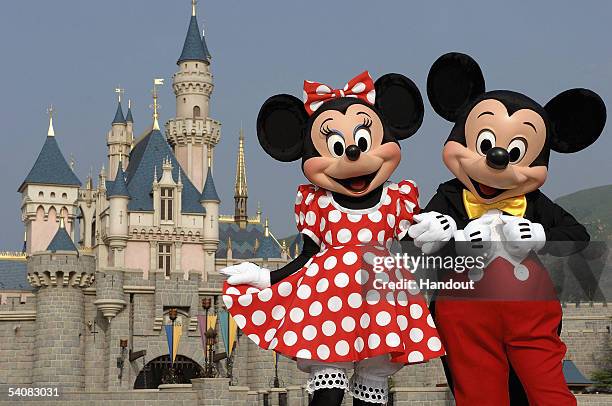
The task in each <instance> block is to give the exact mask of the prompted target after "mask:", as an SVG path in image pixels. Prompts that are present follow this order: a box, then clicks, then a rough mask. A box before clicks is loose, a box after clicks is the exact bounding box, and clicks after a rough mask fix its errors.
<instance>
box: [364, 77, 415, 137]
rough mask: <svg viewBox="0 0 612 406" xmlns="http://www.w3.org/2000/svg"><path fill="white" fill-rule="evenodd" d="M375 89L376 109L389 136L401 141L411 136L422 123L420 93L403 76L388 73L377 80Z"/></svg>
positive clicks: (412, 83) (411, 82)
mask: <svg viewBox="0 0 612 406" xmlns="http://www.w3.org/2000/svg"><path fill="white" fill-rule="evenodd" d="M374 87H375V88H376V103H375V106H376V108H377V109H378V110H379V111H380V112H381V114H382V115H383V117H384V120H385V123H386V124H387V126H388V127H389V130H390V132H391V134H390V135H392V136H393V137H395V139H396V140H403V139H406V138H408V137H410V136H411V135H413V134H414V133H415V132H416V131H417V130H418V129H419V127H420V126H421V124H422V123H423V113H424V111H425V107H424V106H423V98H422V97H421V92H419V89H418V88H417V86H416V85H415V84H414V82H413V81H412V80H410V79H408V78H407V77H406V76H404V75H400V74H397V73H389V74H387V75H384V76H381V77H380V78H378V80H377V81H376V83H374Z"/></svg>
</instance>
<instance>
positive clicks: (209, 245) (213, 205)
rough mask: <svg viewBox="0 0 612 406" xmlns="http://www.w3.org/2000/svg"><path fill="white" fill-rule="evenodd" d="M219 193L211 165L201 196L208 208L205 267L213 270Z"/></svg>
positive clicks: (206, 208)
mask: <svg viewBox="0 0 612 406" xmlns="http://www.w3.org/2000/svg"><path fill="white" fill-rule="evenodd" d="M220 202H221V200H220V199H219V195H218V194H217V189H216V188H215V182H214V180H213V174H212V170H211V168H210V167H209V168H208V171H207V174H206V182H205V183H204V188H203V190H202V195H201V197H200V203H201V204H202V206H203V207H204V209H205V210H206V216H205V217H204V233H203V236H204V245H203V248H204V269H205V270H206V271H207V272H212V271H214V269H215V253H216V252H217V249H218V248H219V203H220Z"/></svg>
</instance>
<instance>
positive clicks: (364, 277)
mask: <svg viewBox="0 0 612 406" xmlns="http://www.w3.org/2000/svg"><path fill="white" fill-rule="evenodd" d="M369 278H370V276H369V275H368V271H366V270H365V269H360V270H358V271H357V272H355V281H357V283H358V284H360V285H365V284H366V283H367V282H368V279H369Z"/></svg>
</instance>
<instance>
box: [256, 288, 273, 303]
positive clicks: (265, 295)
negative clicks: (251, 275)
mask: <svg viewBox="0 0 612 406" xmlns="http://www.w3.org/2000/svg"><path fill="white" fill-rule="evenodd" d="M257 297H258V298H259V300H261V301H262V302H267V301H268V300H270V299H272V289H270V288H266V289H264V290H262V291H260V292H259V293H258V294H257Z"/></svg>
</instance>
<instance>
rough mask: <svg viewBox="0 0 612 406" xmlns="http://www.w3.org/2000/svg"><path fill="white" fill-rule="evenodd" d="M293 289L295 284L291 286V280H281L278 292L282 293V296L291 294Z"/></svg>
mask: <svg viewBox="0 0 612 406" xmlns="http://www.w3.org/2000/svg"><path fill="white" fill-rule="evenodd" d="M292 290H293V286H291V284H290V283H289V282H281V283H280V284H279V285H278V294H279V295H281V296H282V297H287V296H289V295H290V294H291V291H292Z"/></svg>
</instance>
